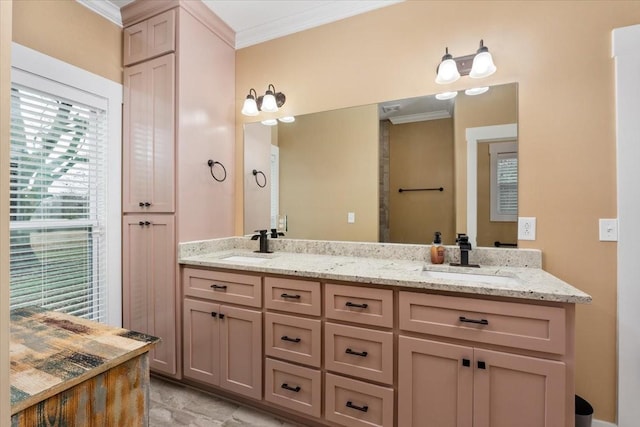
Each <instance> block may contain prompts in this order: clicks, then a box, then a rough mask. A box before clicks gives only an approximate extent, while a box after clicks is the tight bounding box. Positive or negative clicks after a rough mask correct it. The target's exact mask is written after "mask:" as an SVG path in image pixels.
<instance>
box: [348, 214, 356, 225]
mask: <svg viewBox="0 0 640 427" xmlns="http://www.w3.org/2000/svg"><path fill="white" fill-rule="evenodd" d="M347 222H348V223H349V224H353V223H354V222H356V213H355V212H349V213H348V214H347Z"/></svg>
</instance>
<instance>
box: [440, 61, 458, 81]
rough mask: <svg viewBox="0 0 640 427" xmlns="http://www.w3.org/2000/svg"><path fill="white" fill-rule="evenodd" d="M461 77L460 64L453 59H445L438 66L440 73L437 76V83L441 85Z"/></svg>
mask: <svg viewBox="0 0 640 427" xmlns="http://www.w3.org/2000/svg"><path fill="white" fill-rule="evenodd" d="M459 78H460V72H458V65H457V64H456V61H454V60H453V59H451V58H449V59H445V60H443V61H442V62H441V63H440V65H439V66H438V75H437V76H436V83H438V84H440V85H446V84H449V83H453V82H455V81H456V80H458V79H459Z"/></svg>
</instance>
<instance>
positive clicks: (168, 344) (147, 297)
mask: <svg viewBox="0 0 640 427" xmlns="http://www.w3.org/2000/svg"><path fill="white" fill-rule="evenodd" d="M174 241H175V230H174V217H173V215H163V214H152V215H126V216H125V217H124V219H123V224H122V248H123V261H124V262H123V264H122V272H123V278H124V280H123V325H124V327H125V328H127V329H131V330H134V331H138V332H143V333H146V334H149V335H153V336H156V337H159V338H161V341H160V342H159V343H158V345H157V346H156V347H155V348H154V349H152V350H151V351H150V366H151V367H152V368H153V369H155V370H157V371H160V372H162V373H165V374H169V375H174V374H176V354H175V347H176V310H175V306H174V304H175V301H176V300H175V288H174V277H175V274H176V272H175V262H174V258H175V254H174Z"/></svg>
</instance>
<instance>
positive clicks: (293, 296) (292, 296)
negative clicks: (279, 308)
mask: <svg viewBox="0 0 640 427" xmlns="http://www.w3.org/2000/svg"><path fill="white" fill-rule="evenodd" d="M280 297H281V298H291V299H300V295H289V294H281V295H280Z"/></svg>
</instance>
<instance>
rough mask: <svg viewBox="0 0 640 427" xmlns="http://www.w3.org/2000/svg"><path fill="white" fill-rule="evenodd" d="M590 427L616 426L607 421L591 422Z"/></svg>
mask: <svg viewBox="0 0 640 427" xmlns="http://www.w3.org/2000/svg"><path fill="white" fill-rule="evenodd" d="M591 427H617V426H616V425H615V424H613V423H610V422H607V421H600V420H593V421H592V422H591Z"/></svg>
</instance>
